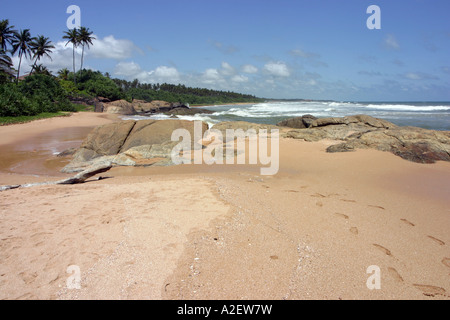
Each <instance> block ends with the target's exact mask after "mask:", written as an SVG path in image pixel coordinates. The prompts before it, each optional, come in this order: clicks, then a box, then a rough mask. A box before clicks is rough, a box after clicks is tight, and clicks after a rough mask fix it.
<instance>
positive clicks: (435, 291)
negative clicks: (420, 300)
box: [413, 284, 447, 297]
mask: <svg viewBox="0 0 450 320" xmlns="http://www.w3.org/2000/svg"><path fill="white" fill-rule="evenodd" d="M413 286H414V287H416V288H417V289H419V290H420V291H422V293H423V295H424V296H427V297H435V296H438V295H441V296H447V295H446V293H447V292H446V291H445V289H444V288H440V287H435V286H429V285H423V284H414V285H413Z"/></svg>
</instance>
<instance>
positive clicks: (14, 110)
mask: <svg viewBox="0 0 450 320" xmlns="http://www.w3.org/2000/svg"><path fill="white" fill-rule="evenodd" d="M58 111H75V109H74V107H73V105H72V104H71V103H70V101H69V99H68V98H67V93H66V91H65V90H64V89H63V88H62V87H61V85H60V84H59V82H58V81H57V80H56V79H55V78H54V77H52V76H48V75H45V74H34V75H32V76H29V77H27V78H26V80H25V81H22V82H20V83H19V84H14V83H6V84H3V85H0V117H18V116H35V115H38V114H40V113H55V112H58Z"/></svg>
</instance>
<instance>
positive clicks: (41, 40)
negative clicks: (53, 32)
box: [30, 36, 55, 72]
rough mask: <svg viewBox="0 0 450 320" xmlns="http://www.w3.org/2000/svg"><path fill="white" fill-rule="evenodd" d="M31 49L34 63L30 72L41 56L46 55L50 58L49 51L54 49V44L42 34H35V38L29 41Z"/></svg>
mask: <svg viewBox="0 0 450 320" xmlns="http://www.w3.org/2000/svg"><path fill="white" fill-rule="evenodd" d="M30 47H31V50H32V51H33V59H35V60H34V64H33V68H32V69H31V72H33V70H34V69H35V68H36V65H37V62H38V61H39V60H41V58H42V57H44V56H47V57H48V58H50V60H52V58H51V57H50V53H52V50H51V49H54V48H55V46H54V45H52V42H51V41H50V39H49V38H46V37H44V36H37V37H36V38H33V41H31V43H30Z"/></svg>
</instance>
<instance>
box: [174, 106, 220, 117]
mask: <svg viewBox="0 0 450 320" xmlns="http://www.w3.org/2000/svg"><path fill="white" fill-rule="evenodd" d="M212 113H214V112H213V111H210V110H206V109H200V108H188V107H178V108H175V109H172V110H170V111H168V112H165V114H166V115H169V116H194V115H196V114H212Z"/></svg>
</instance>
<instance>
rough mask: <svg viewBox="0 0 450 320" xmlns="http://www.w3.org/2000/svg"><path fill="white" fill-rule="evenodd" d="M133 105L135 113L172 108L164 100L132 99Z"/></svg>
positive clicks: (154, 111) (155, 111)
mask: <svg viewBox="0 0 450 320" xmlns="http://www.w3.org/2000/svg"><path fill="white" fill-rule="evenodd" d="M133 107H134V109H135V110H136V112H137V113H157V112H160V110H161V109H162V110H165V109H170V108H172V104H171V103H169V102H166V101H157V100H155V101H152V102H146V101H143V100H133Z"/></svg>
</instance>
